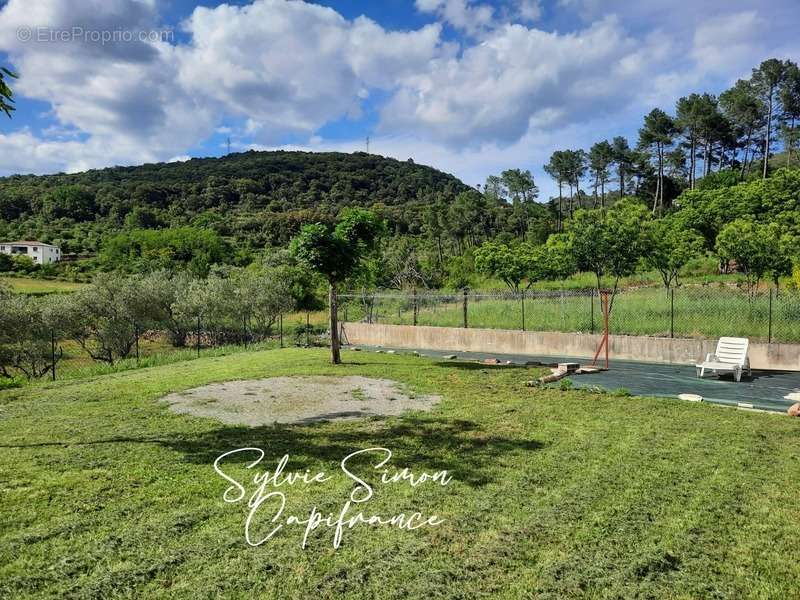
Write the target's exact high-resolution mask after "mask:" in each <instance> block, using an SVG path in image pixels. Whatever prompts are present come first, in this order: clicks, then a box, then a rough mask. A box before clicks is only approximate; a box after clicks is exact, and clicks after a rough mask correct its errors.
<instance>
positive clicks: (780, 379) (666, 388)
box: [365, 348, 800, 413]
mask: <svg viewBox="0 0 800 600" xmlns="http://www.w3.org/2000/svg"><path fill="white" fill-rule="evenodd" d="M367 349H369V350H376V348H365V350H367ZM381 349H382V350H384V351H386V350H388V348H381ZM395 351H396V352H398V353H403V352H406V353H408V352H413V350H411V349H408V348H404V349H396V350H395ZM417 352H419V353H420V354H425V355H427V356H430V357H434V358H443V357H444V356H449V355H453V354H454V355H456V357H457V359H458V360H477V361H482V360H484V359H486V358H497V359H499V360H501V361H503V362H505V361H511V363H512V364H517V365H520V364H522V365H524V364H525V363H526V362H530V361H538V362H542V363H556V362H577V363H580V364H581V365H584V366H586V365H588V364H589V363H590V362H591V360H590V359H587V358H574V357H572V358H571V357H564V356H562V357H557V356H526V355H522V354H492V353H489V352H456V351H452V350H418V351H417ZM570 379H571V381H572V384H573V385H574V386H575V387H576V388H587V387H600V388H602V389H604V390H608V391H614V390H618V389H620V388H624V389H626V390H628V391H629V392H630V393H631V394H633V395H635V396H654V397H661V398H676V397H677V396H678V395H679V394H697V395H700V396H702V397H703V402H713V403H715V404H724V405H728V406H734V407H737V406H739V407H741V405H743V404H744V405H746V406H745V407H747V405H750V406H752V408H755V409H760V410H769V411H776V412H784V413H785V412H786V409H787V408H789V407H790V406H791V405H792V404H794V402H792V401H789V400H785V399H784V396H785V395H786V394H789V393H791V392H798V391H800V373H796V372H783V371H753V374H752V377H747V376H746V375H743V376H742V381H741V382H739V383H736V382H735V381H734V380H733V377H732V376H730V375H726V376H722V377H716V376H708V377H706V378H704V379H699V378H698V377H697V376H696V373H695V368H694V366H692V365H662V364H654V363H640V362H632V361H627V360H612V361H611V362H610V364H609V370H608V371H602V372H599V373H592V374H586V375H574V376H571V377H570Z"/></svg>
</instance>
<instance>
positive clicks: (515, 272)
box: [475, 241, 542, 293]
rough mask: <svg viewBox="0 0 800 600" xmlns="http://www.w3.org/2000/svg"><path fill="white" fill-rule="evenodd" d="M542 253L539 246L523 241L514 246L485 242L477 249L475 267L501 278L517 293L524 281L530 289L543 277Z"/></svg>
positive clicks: (480, 271)
mask: <svg viewBox="0 0 800 600" xmlns="http://www.w3.org/2000/svg"><path fill="white" fill-rule="evenodd" d="M541 259H542V253H541V251H540V250H539V248H538V247H536V246H534V245H532V244H530V243H528V242H521V243H519V244H516V245H514V246H509V245H507V244H501V243H499V242H491V241H490V242H485V243H483V244H482V245H481V246H480V247H479V248H477V249H476V250H475V269H476V270H477V271H478V272H479V273H483V274H485V275H491V276H494V277H497V278H498V279H500V280H501V281H502V282H503V283H505V284H506V285H507V286H508V287H509V288H510V289H511V290H513V291H514V292H515V293H519V292H520V291H521V288H522V284H523V282H526V285H525V289H528V288H530V287H531V285H533V283H534V282H536V281H538V280H539V279H541V274H542V270H541V268H542V262H541Z"/></svg>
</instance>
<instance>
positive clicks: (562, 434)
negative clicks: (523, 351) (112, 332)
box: [0, 349, 800, 599]
mask: <svg viewBox="0 0 800 600" xmlns="http://www.w3.org/2000/svg"><path fill="white" fill-rule="evenodd" d="M326 356H327V354H326V351H325V350H324V349H317V350H302V349H287V350H271V351H264V352H251V353H242V354H236V355H231V356H224V357H208V358H201V359H199V360H194V361H187V362H183V363H177V364H173V365H168V366H160V367H154V368H150V369H139V370H135V371H128V372H124V373H115V374H110V375H104V376H100V377H95V378H92V379H88V380H83V381H74V382H62V383H60V384H43V385H41V386H34V387H26V388H20V389H15V390H7V391H3V392H0V445H1V446H2V451H1V452H0V597H6V598H15V599H17V598H32V597H37V598H38V597H51V598H67V597H69V598H110V597H128V598H144V597H172V598H203V597H226V598H251V597H264V598H309V597H314V598H480V597H501V598H521V597H526V598H529V597H541V598H553V599H556V598H571V597H575V598H577V597H589V598H634V597H636V598H710V597H714V598H748V597H751V598H781V599H782V598H789V597H796V594H797V556H798V555H800V538H799V537H798V536H797V519H796V506H797V504H796V502H797V498H798V497H800V450H799V449H798V439H800V420H792V419H789V418H785V417H780V416H775V415H765V414H754V413H747V412H742V411H735V410H729V409H723V408H718V407H713V406H704V405H695V404H691V403H681V402H679V401H670V400H650V399H641V398H619V397H614V396H611V395H605V394H592V393H589V392H586V391H574V390H566V391H560V390H554V389H533V388H527V387H525V386H524V381H525V380H526V379H529V378H531V377H532V376H534V375H535V374H536V372H535V371H531V370H527V369H522V368H493V369H485V368H483V367H481V366H480V365H469V364H459V363H456V364H453V363H446V364H441V363H436V362H433V361H430V360H428V359H424V358H417V357H412V356H409V355H394V356H392V355H386V354H371V353H363V352H362V353H359V354H355V353H346V359H347V360H349V361H352V362H350V363H349V364H346V365H343V366H339V367H334V366H331V365H329V364H328V363H327V362H326ZM293 374H303V375H309V374H320V375H333V374H348V375H364V376H370V377H386V378H390V379H395V380H398V381H400V382H402V383H404V384H406V385H408V386H410V387H411V389H413V390H415V391H418V392H425V393H439V394H441V395H442V396H443V401H442V403H441V404H440V405H439V407H437V408H436V409H435V410H434V411H433V412H431V413H412V414H407V415H406V416H403V417H399V418H390V419H371V420H362V421H351V422H336V423H318V424H314V425H303V426H299V425H297V426H276V427H257V428H245V427H235V426H225V425H222V424H220V423H218V422H215V421H212V420H207V419H200V418H192V417H188V416H179V415H176V414H173V413H171V412H169V411H168V410H167V409H166V408H164V406H162V405H160V404H159V403H158V402H157V399H158V398H159V397H161V396H162V395H164V394H166V393H168V392H174V391H179V390H182V389H187V388H191V387H194V386H198V385H202V384H205V383H209V382H213V381H224V380H231V379H241V378H258V377H265V376H273V375H293ZM248 446H252V447H259V448H263V449H264V450H265V451H266V453H267V459H265V460H267V461H268V464H271V465H274V464H275V461H277V459H278V458H279V457H280V456H282V455H283V454H284V453H288V454H289V455H290V457H291V460H290V463H289V467H290V468H292V469H293V470H304V469H306V468H308V469H311V470H312V471H313V472H316V471H317V470H324V471H328V472H334V471H336V469H337V468H338V467H337V466H338V463H339V461H340V460H341V459H342V458H343V457H344V456H345V455H347V454H349V453H350V452H352V451H354V450H357V449H363V448H368V447H374V446H385V447H388V448H390V449H391V450H392V451H393V452H394V453H395V456H394V458H393V461H392V462H393V464H394V465H396V466H398V467H402V466H408V467H410V468H412V469H413V470H415V471H421V470H427V471H429V472H431V471H435V470H438V469H449V470H451V471H452V474H453V476H454V480H453V481H452V483H450V484H449V485H448V486H447V487H440V486H435V487H434V486H432V487H428V486H420V487H417V488H414V489H412V488H410V487H407V486H391V487H389V486H377V487H376V496H375V498H374V499H373V500H371V501H370V502H369V503H368V505H367V506H366V507H365V510H366V511H367V512H369V513H377V514H384V515H391V514H396V513H398V512H402V511H411V510H420V511H422V512H423V513H426V514H436V515H439V516H441V517H443V518H444V519H446V521H445V523H444V524H443V525H441V526H439V527H435V528H427V529H426V528H423V529H419V530H417V531H414V532H407V531H398V530H396V529H370V528H366V527H365V526H362V527H360V528H356V529H353V530H346V531H345V533H344V539H343V543H342V546H341V548H340V549H339V550H338V551H334V550H333V549H332V547H331V534H330V533H328V532H325V533H320V534H319V535H316V534H314V535H313V536H312V539H311V541H310V545H309V547H308V548H307V549H305V550H301V548H300V546H299V540H300V532H299V531H298V530H297V529H296V528H293V529H291V530H289V531H287V532H280V533H279V535H277V536H276V537H275V538H274V539H273V540H271V541H270V543H268V544H267V545H265V546H261V547H258V548H252V547H248V546H247V545H246V544H245V543H244V538H243V522H244V518H245V513H246V509H245V507H243V506H241V505H238V504H237V505H233V504H225V503H223V502H222V500H221V496H222V493H223V491H224V490H225V487H226V484H225V482H224V481H223V480H222V479H221V478H219V477H218V476H217V475H216V474H215V473H214V472H213V467H212V465H213V461H214V460H215V459H216V458H217V456H218V455H219V454H221V453H222V452H225V451H228V450H232V449H236V448H241V447H248ZM248 460H249V458H248ZM232 462H233V463H237V465H238V466H237V467H231V470H230V472H231V473H232V474H234V475H235V476H236V477H241V478H243V477H244V474H245V469H244V463H245V460H244V459H242V460H241V461H232ZM264 468H268V466H264ZM370 479H371V481H372V483H377V481H376V478H375V477H370ZM349 490H350V485H348V483H347V480H345V479H344V478H343V477H337V478H334V480H332V481H330V482H328V483H326V484H319V485H316V486H307V487H304V486H300V485H296V486H294V487H293V488H291V489H290V490H289V491H288V492H287V493H288V504H287V512H288V513H291V514H297V515H299V516H305V515H307V512H308V510H310V507H311V506H312V505H316V506H318V507H319V508H320V509H321V510H324V511H329V510H335V509H336V508H338V507H340V506H341V504H342V503H343V502H344V499H345V498H346V496H347V494H348V493H349Z"/></svg>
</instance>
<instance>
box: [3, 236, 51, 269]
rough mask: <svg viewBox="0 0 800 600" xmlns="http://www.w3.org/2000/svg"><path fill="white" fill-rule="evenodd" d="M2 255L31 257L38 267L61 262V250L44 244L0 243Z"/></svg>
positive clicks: (24, 242) (27, 242)
mask: <svg viewBox="0 0 800 600" xmlns="http://www.w3.org/2000/svg"><path fill="white" fill-rule="evenodd" d="M0 253H2V254H11V255H14V256H16V255H18V254H24V255H25V256H30V257H31V258H32V259H33V261H34V262H35V263H36V264H37V265H49V264H50V263H54V262H58V261H60V260H61V248H59V247H58V246H51V245H50V244H44V243H42V242H30V241H23V242H0Z"/></svg>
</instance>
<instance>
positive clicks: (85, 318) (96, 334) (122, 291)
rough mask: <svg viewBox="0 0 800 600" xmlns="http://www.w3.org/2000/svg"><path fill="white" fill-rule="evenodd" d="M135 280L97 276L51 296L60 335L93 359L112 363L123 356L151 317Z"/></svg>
mask: <svg viewBox="0 0 800 600" xmlns="http://www.w3.org/2000/svg"><path fill="white" fill-rule="evenodd" d="M141 292H142V289H141V287H140V285H139V280H138V279H137V278H132V277H124V276H122V275H120V274H106V273H104V274H101V275H98V276H97V277H96V278H95V280H94V283H93V284H92V285H91V286H88V287H85V288H82V289H80V290H78V291H77V292H74V293H72V294H65V295H63V297H61V298H56V299H54V306H53V310H54V311H55V312H56V313H57V314H59V315H60V317H59V328H60V330H61V332H62V334H63V335H64V336H65V337H67V338H69V339H72V340H74V341H75V342H77V343H78V345H80V347H81V348H83V350H84V351H85V352H86V353H87V354H88V355H89V356H90V357H91V358H92V359H93V360H95V361H99V362H106V363H109V364H113V363H115V362H116V361H118V360H120V359H124V358H127V357H128V356H129V355H130V353H131V351H132V350H133V347H134V345H135V343H136V332H137V329H138V330H140V331H141V330H143V329H144V328H146V326H147V324H148V322H149V321H150V318H151V312H150V311H151V306H150V304H149V299H148V298H146V297H144V296H143V295H142V293H141Z"/></svg>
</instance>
